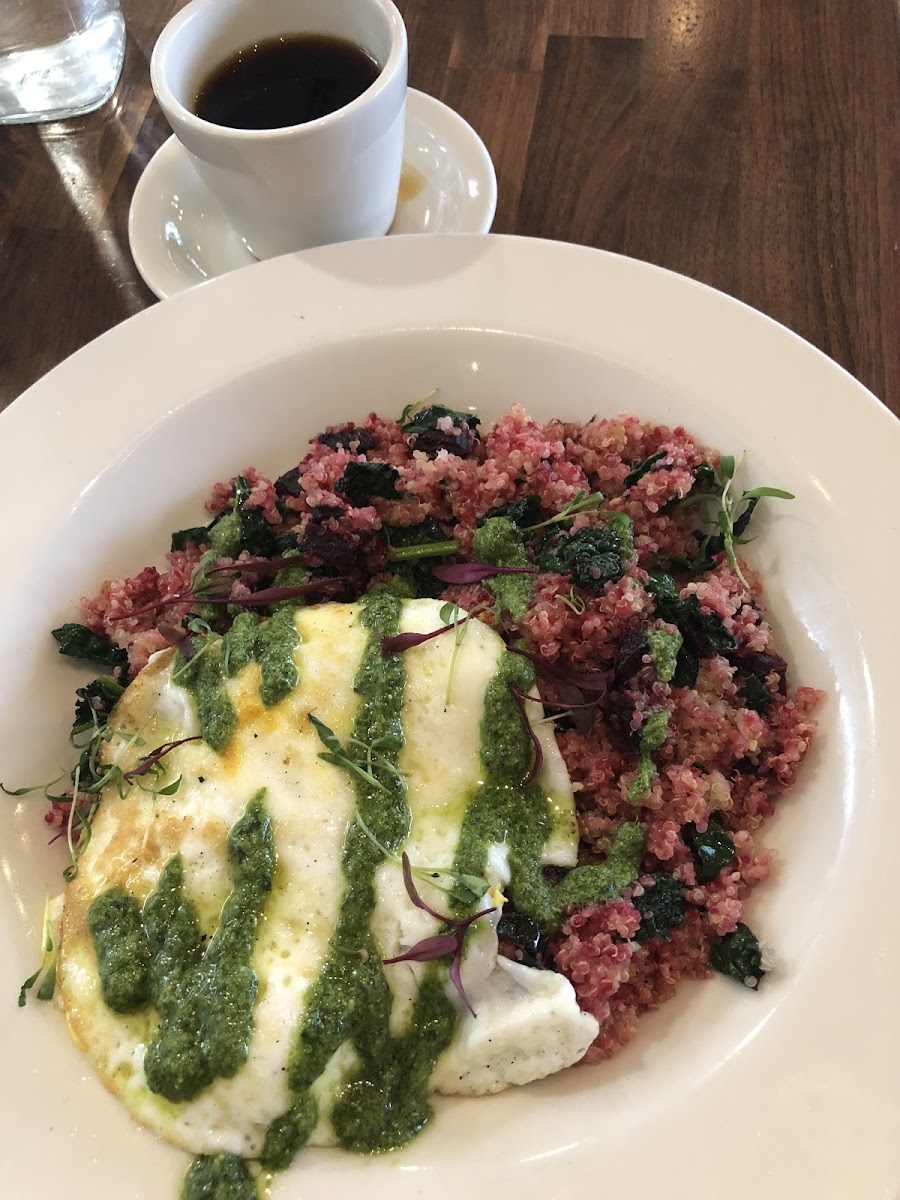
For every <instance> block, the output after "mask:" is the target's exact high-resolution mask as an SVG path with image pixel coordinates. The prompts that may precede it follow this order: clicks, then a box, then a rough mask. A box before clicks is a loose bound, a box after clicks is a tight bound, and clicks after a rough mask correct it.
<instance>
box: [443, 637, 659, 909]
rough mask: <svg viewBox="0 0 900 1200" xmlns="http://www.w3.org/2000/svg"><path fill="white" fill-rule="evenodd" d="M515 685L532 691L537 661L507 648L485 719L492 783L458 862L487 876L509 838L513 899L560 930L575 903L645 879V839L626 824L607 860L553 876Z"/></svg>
mask: <svg viewBox="0 0 900 1200" xmlns="http://www.w3.org/2000/svg"><path fill="white" fill-rule="evenodd" d="M510 685H512V686H514V687H517V688H519V689H520V690H521V691H523V692H528V691H530V689H531V688H532V687H533V686H534V667H533V666H532V664H531V663H530V662H529V661H528V660H527V659H525V658H522V657H521V655H517V654H511V653H510V652H509V651H504V653H503V656H502V658H501V660H500V665H499V667H498V670H497V673H496V674H495V676H494V678H493V679H492V680H491V682H490V684H489V685H488V689H487V693H486V695H485V704H484V715H483V717H482V724H481V761H482V766H483V768H484V775H485V782H484V784H483V785H482V787H481V788H479V790H478V791H477V792H476V793H475V796H474V797H473V799H472V803H471V804H470V805H469V808H468V810H467V812H466V815H465V818H464V820H463V825H462V830H461V832H460V839H459V844H458V847H457V852H456V861H455V864H454V865H455V867H456V869H457V870H458V871H462V872H465V873H466V874H471V875H483V874H484V871H485V868H486V866H487V857H488V850H489V848H490V847H491V845H494V844H496V843H505V844H506V846H507V848H508V851H509V865H510V875H511V880H510V884H509V887H508V889H507V890H508V891H509V895H510V898H511V900H512V901H513V903H514V904H515V906H516V908H517V909H518V911H519V912H521V913H524V914H525V915H526V916H529V917H532V918H533V919H534V920H535V921H537V922H538V923H539V924H541V925H542V926H544V927H545V928H547V929H555V928H557V927H558V926H559V925H560V924H561V922H562V918H563V915H564V914H565V911H566V909H567V908H568V907H569V906H571V905H578V906H583V905H585V904H591V903H599V902H602V901H605V900H612V899H614V898H615V897H616V896H617V895H618V894H619V893H620V892H621V891H622V889H623V888H624V887H627V885H628V884H629V883H631V882H632V881H633V880H634V879H636V878H637V874H638V869H639V866H640V857H641V851H642V849H643V842H644V839H643V834H642V832H641V830H640V828H639V827H638V826H637V825H632V824H627V823H626V824H623V825H620V826H619V828H618V829H617V830H616V833H615V836H614V838H613V842H612V846H611V847H610V852H609V855H608V856H607V858H606V861H605V862H604V863H602V864H600V865H599V866H588V867H576V868H575V869H574V870H573V871H570V872H569V874H568V875H567V876H566V877H565V879H564V880H563V881H562V882H561V883H559V884H557V885H556V886H554V885H552V884H550V883H548V882H547V880H546V879H545V878H544V873H543V871H542V869H541V861H540V860H541V853H542V851H543V848H544V843H545V842H546V840H547V837H548V834H549V832H550V816H549V812H548V806H547V801H546V798H545V796H544V793H543V790H542V789H541V788H540V787H538V785H537V784H534V783H533V784H530V785H529V786H528V787H523V786H522V780H523V779H525V778H526V777H527V775H528V772H529V770H530V767H531V759H532V754H533V748H532V744H531V738H530V736H529V733H528V730H527V729H526V726H525V720H524V718H523V716H522V713H521V711H520V710H519V707H518V705H517V704H516V702H515V700H514V699H513V696H512V693H511V692H510Z"/></svg>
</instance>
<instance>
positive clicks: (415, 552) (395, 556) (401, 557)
mask: <svg viewBox="0 0 900 1200" xmlns="http://www.w3.org/2000/svg"><path fill="white" fill-rule="evenodd" d="M458 550H459V542H456V541H453V540H452V539H449V538H448V539H447V540H446V541H443V542H424V543H423V544H422V545H420V546H390V547H389V549H388V561H389V562H409V561H410V560H411V559H416V558H446V557H447V555H448V554H456V553H457V552H458Z"/></svg>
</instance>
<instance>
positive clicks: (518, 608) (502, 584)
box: [472, 517, 534, 617]
mask: <svg viewBox="0 0 900 1200" xmlns="http://www.w3.org/2000/svg"><path fill="white" fill-rule="evenodd" d="M472 558H473V560H474V561H475V562H481V563H490V564H491V565H492V566H495V567H527V566H530V565H531V564H530V563H529V561H528V555H527V554H526V553H525V541H524V539H523V537H522V531H521V530H520V529H519V528H518V527H517V526H516V525H514V524H513V522H512V521H510V520H509V519H508V518H507V517H491V518H490V519H489V520H487V521H485V523H484V524H483V525H482V526H481V528H480V529H476V531H475V536H474V537H473V538H472ZM484 586H485V587H486V588H487V589H488V590H489V591H491V592H493V594H494V595H495V596H496V598H497V605H498V607H499V608H500V609H501V610H502V611H504V612H508V613H510V614H511V615H512V616H513V617H521V615H522V613H524V611H525V609H526V608H527V607H528V605H529V604H530V603H531V597H532V595H533V594H534V575H494V576H493V577H492V578H490V579H486V580H485V581H484Z"/></svg>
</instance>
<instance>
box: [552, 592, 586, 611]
mask: <svg viewBox="0 0 900 1200" xmlns="http://www.w3.org/2000/svg"><path fill="white" fill-rule="evenodd" d="M559 599H560V600H562V602H563V604H564V605H565V606H566V608H568V609H570V610H571V611H572V612H573V613H574V614H575V616H576V617H583V616H584V614H585V612H586V610H587V605H586V604H585V602H584V600H582V598H581V596H579V595H577V594H576V592H575V588H574V587H571V588H569V594H568V595H567V596H560V597H559Z"/></svg>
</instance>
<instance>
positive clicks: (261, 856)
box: [88, 790, 275, 1194]
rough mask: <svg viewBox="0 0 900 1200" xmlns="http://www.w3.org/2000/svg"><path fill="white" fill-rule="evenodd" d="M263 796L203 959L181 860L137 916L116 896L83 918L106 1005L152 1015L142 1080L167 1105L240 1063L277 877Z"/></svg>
mask: <svg viewBox="0 0 900 1200" xmlns="http://www.w3.org/2000/svg"><path fill="white" fill-rule="evenodd" d="M264 795H265V792H264V790H261V791H259V792H257V794H256V795H255V796H254V797H253V798H252V799H251V800H250V802H249V804H248V805H247V808H246V809H245V811H244V814H243V816H242V817H241V818H240V820H239V821H237V822H236V824H235V825H234V826H233V827H232V829H231V831H230V833H229V835H228V854H229V858H230V860H231V865H232V873H233V878H234V887H233V890H232V892H231V895H230V896H229V897H228V899H227V900H226V902H225V905H224V907H223V909H222V913H221V916H220V918H219V925H218V928H217V929H216V932H215V933H214V935H213V937H212V938H211V940H210V942H209V944H208V946H207V947H206V950H205V951H203V950H202V941H201V937H200V928H199V923H198V920H197V912H196V909H195V907H194V904H193V903H192V902H191V901H190V900H189V899H188V898H187V897H185V895H184V873H183V864H182V859H181V855H180V854H179V855H175V856H174V857H173V858H171V859H170V860H169V862H168V863H167V864H166V867H165V869H164V871H163V873H162V875H161V877H160V880H159V884H158V886H157V889H156V891H155V892H153V893H152V895H150V896H149V897H148V899H147V902H146V904H145V905H144V910H143V913H140V912H139V910H138V906H137V903H136V902H135V900H134V898H133V897H131V896H129V895H127V894H126V893H125V892H122V891H120V890H118V889H111V890H110V891H107V892H103V893H101V895H99V896H98V897H97V898H96V899H95V900H94V901H93V903H92V904H91V907H90V909H89V911H88V924H89V927H90V930H91V934H92V936H93V939H94V948H95V951H96V954H97V964H98V971H99V975H100V987H101V993H102V995H103V998H104V1000H105V1001H106V1003H107V1004H108V1005H109V1007H110V1008H112V1009H113V1010H114V1011H115V1012H129V1011H132V1010H133V1009H134V1008H137V1007H139V1006H140V1005H141V1004H143V1003H145V1002H146V1001H147V1000H148V999H149V1000H150V1001H151V1002H152V1004H153V1006H154V1007H155V1008H156V1009H157V1011H158V1012H159V1016H160V1022H159V1026H158V1028H157V1031H156V1034H155V1035H154V1038H153V1040H152V1041H151V1042H150V1044H149V1046H148V1047H147V1053H146V1056H145V1059H144V1073H145V1075H146V1078H147V1084H148V1086H149V1087H150V1090H151V1091H153V1092H156V1093H157V1094H158V1095H161V1096H164V1097H165V1098H166V1099H167V1100H171V1101H184V1100H191V1099H193V1097H194V1096H196V1095H197V1094H198V1093H199V1092H200V1091H202V1089H203V1088H204V1087H206V1086H207V1085H208V1084H210V1083H212V1081H213V1080H214V1079H215V1078H217V1077H219V1076H221V1077H225V1078H230V1077H231V1076H233V1075H235V1074H236V1073H237V1072H238V1071H239V1070H240V1068H241V1066H243V1064H244V1062H245V1061H246V1058H247V1052H248V1049H249V1042H250V1032H251V1025H252V1019H253V1008H254V1005H255V1003H256V994H257V989H258V983H259V981H258V979H257V976H256V972H255V971H254V970H253V967H252V966H251V962H250V959H251V956H252V953H253V947H254V945H255V942H256V933H257V928H258V925H259V920H260V916H261V914H262V909H263V905H264V903H265V900H266V897H267V895H268V893H269V891H270V890H271V887H272V877H273V874H274V869H275V849H274V842H273V837H272V825H271V821H270V819H269V816H268V813H267V812H266V810H265V808H264V807H263V797H264ZM210 1169H212V1168H210ZM201 1194H202V1193H201Z"/></svg>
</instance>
